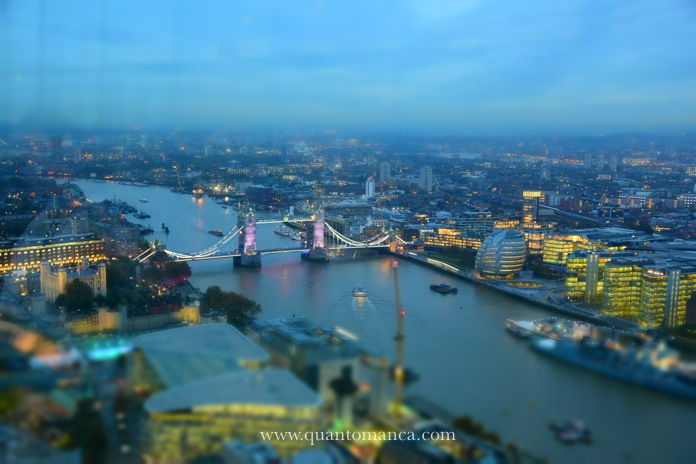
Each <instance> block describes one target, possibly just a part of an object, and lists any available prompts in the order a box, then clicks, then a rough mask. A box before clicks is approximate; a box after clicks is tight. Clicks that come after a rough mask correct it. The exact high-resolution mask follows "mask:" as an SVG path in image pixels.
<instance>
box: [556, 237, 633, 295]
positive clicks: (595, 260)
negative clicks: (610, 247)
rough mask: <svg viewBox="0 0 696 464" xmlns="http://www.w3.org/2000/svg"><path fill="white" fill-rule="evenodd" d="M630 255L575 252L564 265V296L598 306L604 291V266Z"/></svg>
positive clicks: (603, 252) (610, 252) (624, 253)
mask: <svg viewBox="0 0 696 464" xmlns="http://www.w3.org/2000/svg"><path fill="white" fill-rule="evenodd" d="M631 256H633V254H632V253H628V252H613V251H585V250H583V251H576V252H575V253H571V254H569V255H568V259H567V263H566V279H565V287H566V295H567V296H568V299H569V300H570V301H576V302H583V303H585V304H599V303H601V301H602V295H603V291H604V266H605V265H606V263H607V262H609V261H610V260H611V259H612V258H619V257H631Z"/></svg>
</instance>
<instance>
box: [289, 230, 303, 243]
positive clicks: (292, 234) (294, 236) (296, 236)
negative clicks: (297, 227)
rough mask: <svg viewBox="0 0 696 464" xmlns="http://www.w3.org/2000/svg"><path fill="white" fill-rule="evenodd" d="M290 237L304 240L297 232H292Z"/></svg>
mask: <svg viewBox="0 0 696 464" xmlns="http://www.w3.org/2000/svg"><path fill="white" fill-rule="evenodd" d="M290 238H291V239H293V240H298V241H299V240H302V236H301V235H300V234H298V233H297V232H293V233H291V234H290Z"/></svg>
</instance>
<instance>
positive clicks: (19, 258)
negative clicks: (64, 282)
mask: <svg viewBox="0 0 696 464" xmlns="http://www.w3.org/2000/svg"><path fill="white" fill-rule="evenodd" d="M83 258H87V259H88V260H89V262H90V263H95V262H98V261H103V260H105V259H106V255H105V254H104V241H103V240H100V239H98V238H96V237H95V236H94V234H81V235H62V236H57V237H49V238H27V239H11V240H5V241H2V242H0V274H7V273H8V272H10V271H14V270H18V269H26V270H29V271H35V270H38V269H39V267H40V265H41V263H42V262H43V261H48V262H49V263H50V264H51V265H52V266H61V265H76V264H80V263H81V262H82V259H83Z"/></svg>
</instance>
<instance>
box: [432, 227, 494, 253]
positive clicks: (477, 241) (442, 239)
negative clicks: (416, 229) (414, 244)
mask: <svg viewBox="0 0 696 464" xmlns="http://www.w3.org/2000/svg"><path fill="white" fill-rule="evenodd" d="M485 237H486V234H485V233H483V232H473V231H472V232H469V231H466V230H465V231H460V230H456V229H452V228H449V227H435V228H433V229H426V230H423V231H421V235H420V238H421V240H422V242H423V245H425V246H427V247H429V248H433V247H436V248H439V249H441V250H442V249H445V248H449V247H456V248H471V249H472V250H478V249H479V247H480V246H481V243H483V239H484V238H485Z"/></svg>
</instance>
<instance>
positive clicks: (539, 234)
mask: <svg viewBox="0 0 696 464" xmlns="http://www.w3.org/2000/svg"><path fill="white" fill-rule="evenodd" d="M519 230H520V231H521V232H522V233H523V234H524V241H525V242H527V251H529V253H531V254H535V255H538V254H541V253H542V251H543V248H544V237H545V236H546V234H550V233H552V232H553V224H540V223H538V222H534V223H529V222H523V223H522V224H520V229H519Z"/></svg>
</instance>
